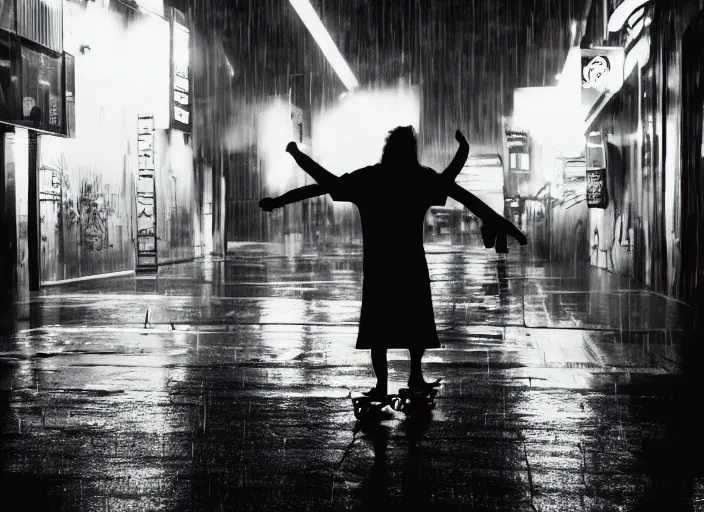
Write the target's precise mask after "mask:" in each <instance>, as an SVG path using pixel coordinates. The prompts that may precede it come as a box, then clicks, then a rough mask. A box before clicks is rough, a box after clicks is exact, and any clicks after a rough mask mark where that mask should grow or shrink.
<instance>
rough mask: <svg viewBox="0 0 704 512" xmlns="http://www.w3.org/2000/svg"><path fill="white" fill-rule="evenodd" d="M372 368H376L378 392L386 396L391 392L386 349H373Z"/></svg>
mask: <svg viewBox="0 0 704 512" xmlns="http://www.w3.org/2000/svg"><path fill="white" fill-rule="evenodd" d="M372 367H373V368H374V375H376V390H377V391H378V392H379V393H380V394H382V395H386V394H387V393H388V390H389V384H388V379H389V370H388V367H387V363H386V349H385V348H373V349H372Z"/></svg>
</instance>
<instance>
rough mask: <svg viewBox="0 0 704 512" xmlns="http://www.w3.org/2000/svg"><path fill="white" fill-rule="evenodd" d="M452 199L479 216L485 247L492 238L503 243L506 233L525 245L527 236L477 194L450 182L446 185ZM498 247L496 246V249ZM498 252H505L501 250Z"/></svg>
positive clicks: (490, 243) (488, 245) (490, 242)
mask: <svg viewBox="0 0 704 512" xmlns="http://www.w3.org/2000/svg"><path fill="white" fill-rule="evenodd" d="M447 195H449V196H450V197H452V198H453V199H456V200H457V201H459V202H460V203H462V204H463V205H464V206H465V207H466V208H467V209H468V210H469V211H470V212H472V213H473V214H474V215H476V216H477V217H479V219H480V220H481V221H482V236H483V237H484V245H485V246H486V247H487V248H491V247H493V246H494V239H497V245H505V243H506V235H510V236H512V237H513V238H515V239H516V240H517V241H518V243H519V244H521V245H526V244H527V243H528V238H527V237H526V235H524V234H523V232H521V230H520V229H518V228H517V227H516V226H514V225H513V224H512V223H511V222H510V221H509V220H508V219H505V218H504V217H502V216H501V215H499V214H498V213H496V212H495V211H494V210H493V209H492V208H491V207H490V206H488V205H487V204H486V203H485V202H484V201H482V200H481V199H479V198H478V197H477V196H475V195H474V194H472V193H471V192H469V191H468V190H465V189H463V188H462V187H460V186H459V185H457V184H456V183H452V185H450V186H449V187H448V194H447ZM498 249H499V247H497V250H498ZM499 252H506V251H504V250H501V251H499Z"/></svg>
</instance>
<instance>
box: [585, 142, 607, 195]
mask: <svg viewBox="0 0 704 512" xmlns="http://www.w3.org/2000/svg"><path fill="white" fill-rule="evenodd" d="M585 154H586V164H587V207H589V208H606V207H607V206H608V204H609V196H608V189H607V187H606V168H607V160H606V140H605V137H604V135H603V133H601V132H592V133H590V134H589V137H587V147H586V152H585Z"/></svg>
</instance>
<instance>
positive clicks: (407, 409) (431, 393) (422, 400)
mask: <svg viewBox="0 0 704 512" xmlns="http://www.w3.org/2000/svg"><path fill="white" fill-rule="evenodd" d="M439 387H440V379H438V380H437V381H435V382H433V383H431V384H430V385H429V386H428V387H427V388H426V389H424V390H422V391H411V390H410V389H408V388H401V389H399V390H398V401H397V402H396V407H394V410H396V411H401V412H403V413H406V414H412V413H414V412H424V411H425V412H427V411H430V410H432V409H433V408H435V397H436V396H437V394H438V388H439Z"/></svg>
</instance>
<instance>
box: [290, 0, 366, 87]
mask: <svg viewBox="0 0 704 512" xmlns="http://www.w3.org/2000/svg"><path fill="white" fill-rule="evenodd" d="M289 2H291V5H292V6H293V8H294V9H295V10H296V12H297V13H298V16H300V18H301V21H303V24H304V25H305V26H306V27H307V28H308V30H309V31H310V34H311V35H312V36H313V39H315V42H316V43H318V46H319V47H320V49H321V50H322V51H323V55H325V58H327V59H328V62H329V63H330V65H331V66H332V68H333V69H334V70H335V72H336V73H337V76H339V77H340V80H342V83H343V84H345V87H347V90H350V91H351V90H352V89H355V88H357V87H359V82H357V79H356V78H355V76H354V74H353V73H352V70H351V69H350V67H349V66H348V65H347V62H345V58H344V57H343V56H342V54H341V53H340V51H339V50H338V49H337V46H336V45H335V43H334V42H333V40H332V38H331V37H330V34H328V31H327V30H326V29H325V27H324V26H323V22H322V21H320V18H318V15H317V13H316V12H315V10H314V9H313V6H312V5H310V2H309V1H308V0H289Z"/></svg>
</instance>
